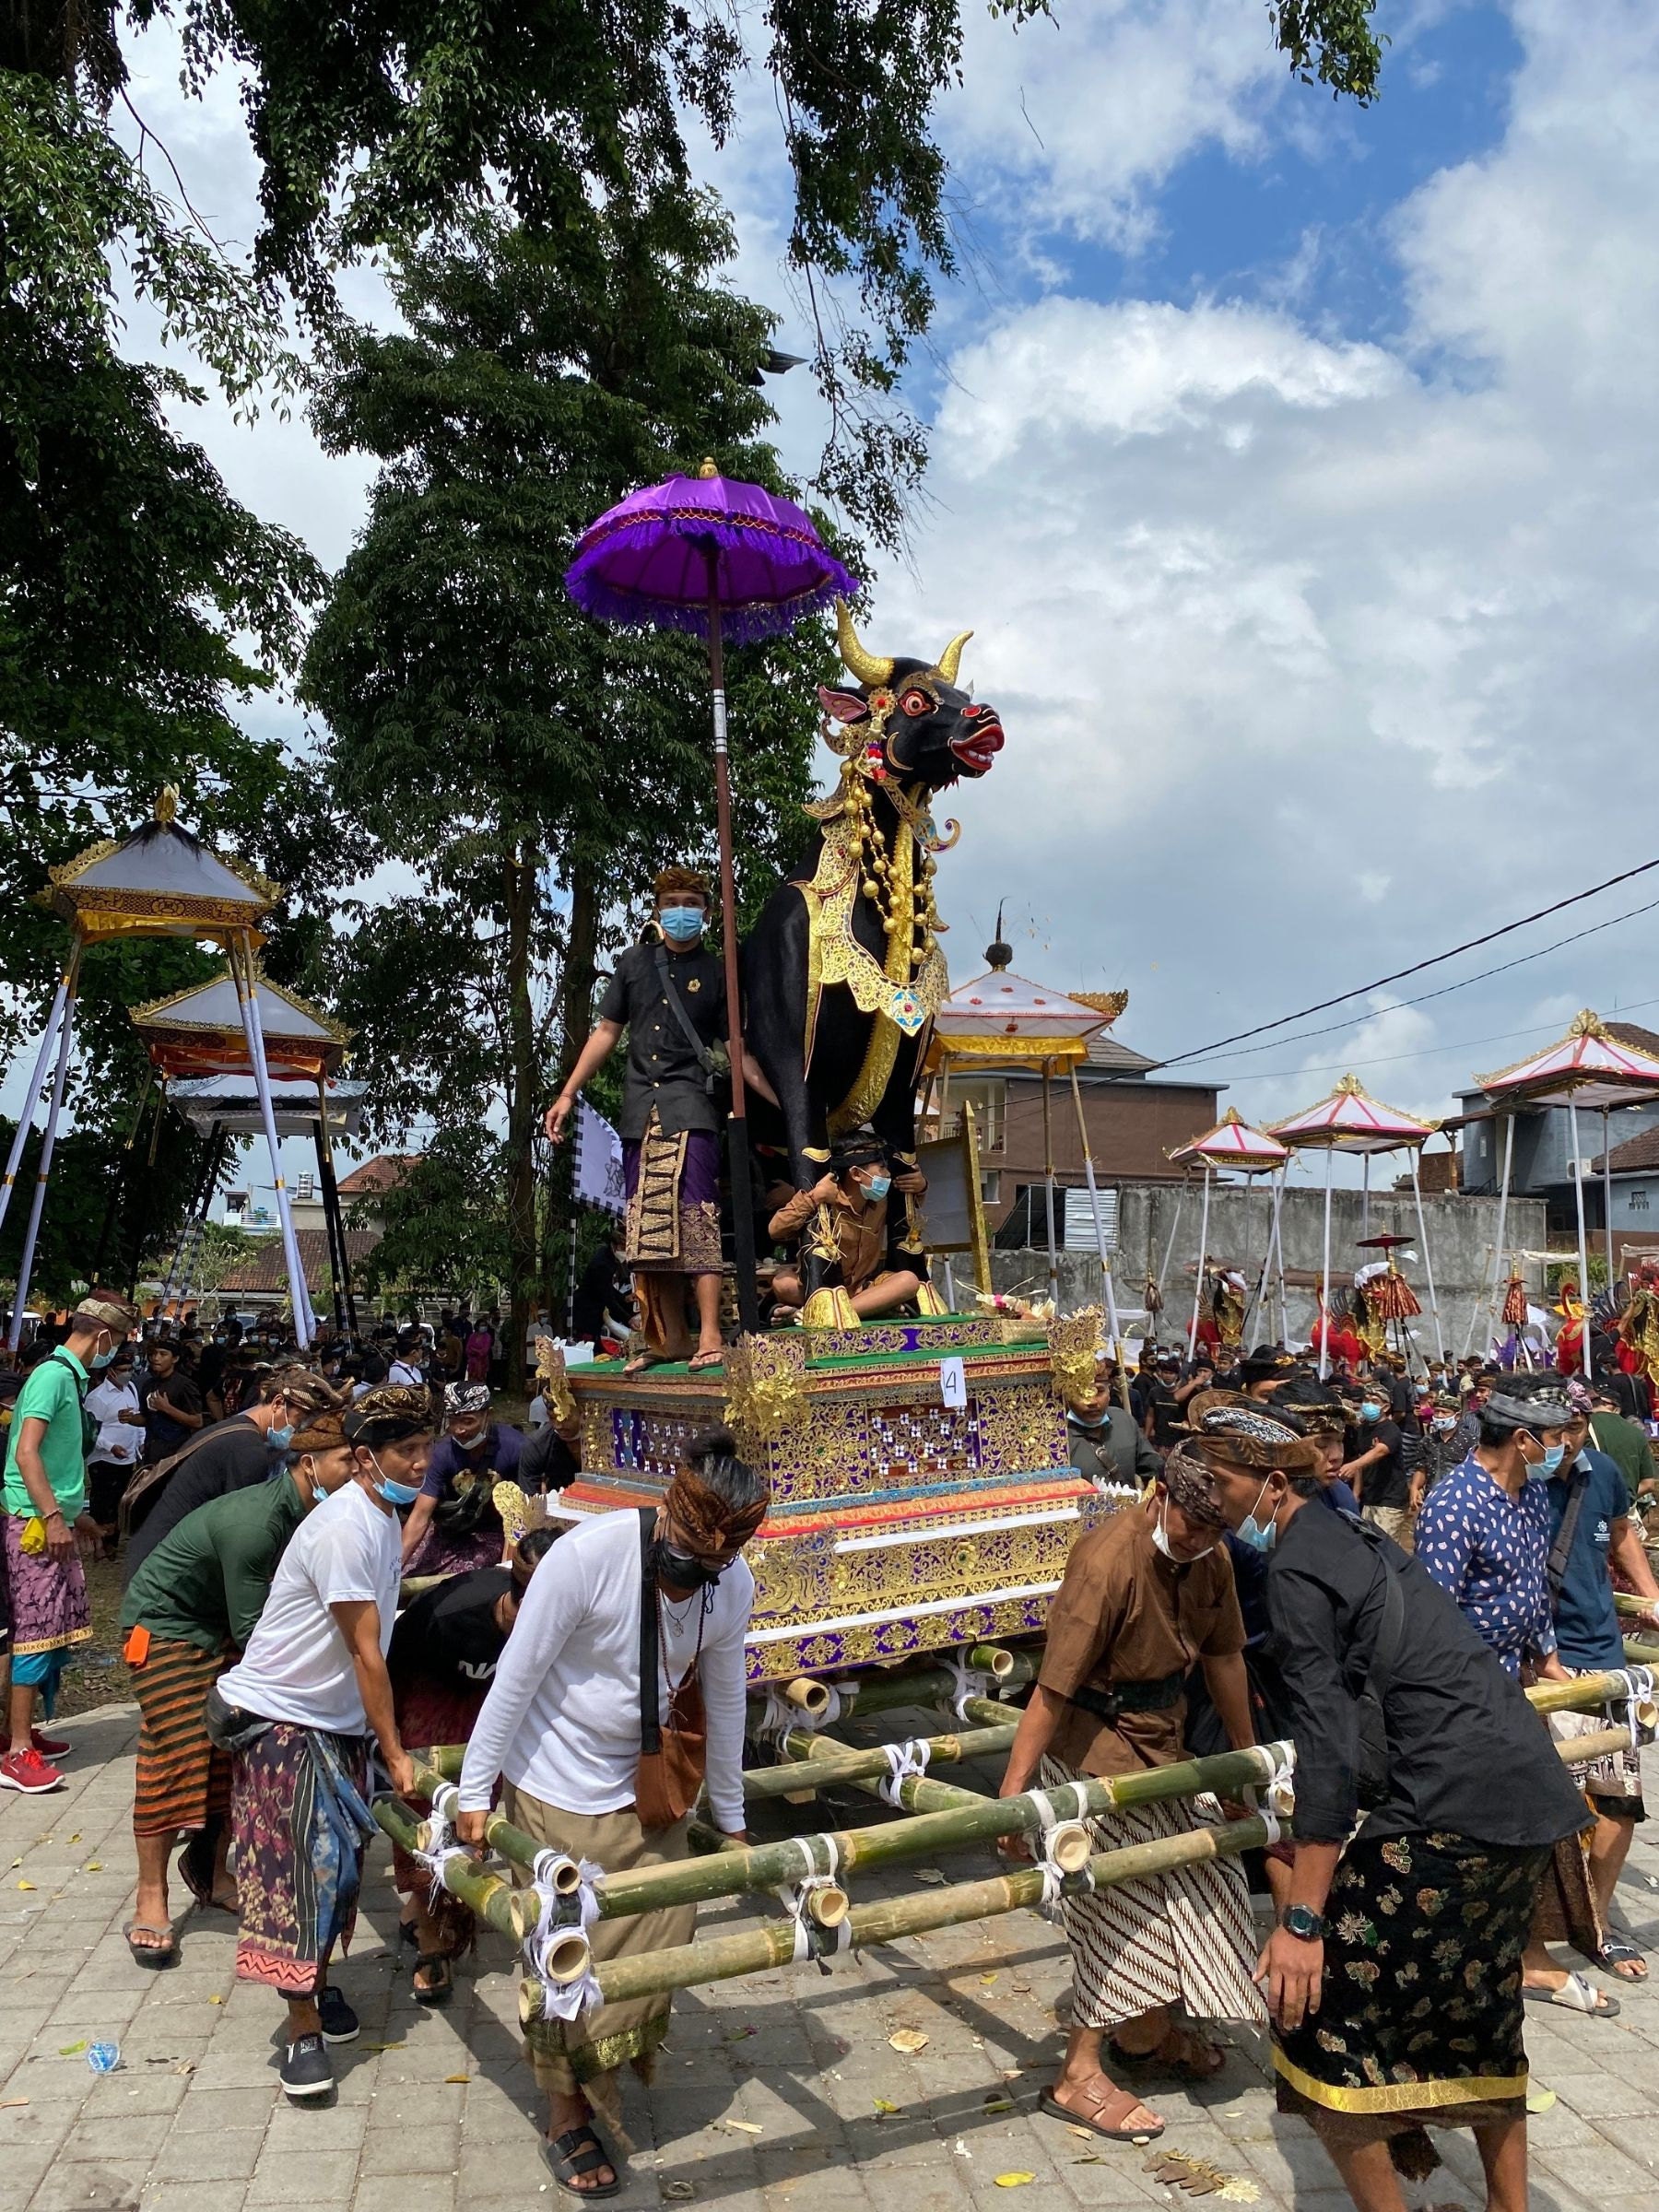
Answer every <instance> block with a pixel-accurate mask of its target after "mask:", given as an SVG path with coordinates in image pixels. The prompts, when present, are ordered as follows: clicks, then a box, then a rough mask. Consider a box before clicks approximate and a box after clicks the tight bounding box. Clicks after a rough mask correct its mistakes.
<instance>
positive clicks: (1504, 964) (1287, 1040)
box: [1163, 891, 1659, 1075]
mask: <svg viewBox="0 0 1659 2212" xmlns="http://www.w3.org/2000/svg"><path fill="white" fill-rule="evenodd" d="M1581 896H1583V897H1584V898H1588V897H1589V896H1590V893H1589V892H1587V891H1586V892H1583V893H1582V894H1581ZM1656 908H1659V899H1650V900H1648V902H1647V904H1646V905H1645V906H1633V907H1632V908H1631V909H1630V912H1629V913H1625V914H1610V915H1609V916H1608V917H1607V919H1606V921H1605V922H1592V923H1591V924H1590V926H1589V927H1588V929H1575V930H1574V931H1573V933H1572V935H1571V936H1570V937H1558V938H1557V939H1556V940H1555V942H1554V944H1553V945H1540V946H1539V947H1538V949H1537V950H1536V952H1523V953H1521V954H1518V955H1517V957H1516V958H1515V959H1512V960H1502V961H1500V963H1499V965H1498V966H1497V967H1496V968H1483V969H1481V971H1480V972H1479V973H1478V974H1477V975H1465V977H1464V978H1463V980H1462V981H1461V982H1455V983H1442V984H1441V987H1440V989H1439V990H1438V991H1424V992H1422V993H1421V994H1419V995H1418V997H1416V998H1396V999H1394V1000H1392V1001H1391V1002H1390V1003H1389V1004H1388V1005H1387V1006H1374V1007H1372V1009H1371V1012H1372V1013H1373V1014H1393V1013H1394V1012H1396V1011H1397V1010H1400V1009H1403V1008H1404V1007H1406V1006H1427V1005H1428V1004H1429V1002H1430V999H1431V998H1449V997H1450V996H1451V994H1453V992H1454V991H1466V990H1467V989H1468V988H1469V985H1470V984H1471V983H1484V982H1489V981H1490V979H1491V978H1492V977H1493V976H1495V975H1507V974H1508V973H1509V971H1510V970H1511V969H1512V968H1524V967H1525V966H1526V964H1527V962H1528V961H1529V960H1541V959H1545V958H1546V957H1547V955H1548V954H1549V953H1552V952H1559V951H1560V949H1561V947H1562V946H1564V945H1577V944H1579V943H1580V942H1581V941H1582V940H1583V938H1585V937H1593V936H1594V935H1595V934H1596V932H1597V931H1598V930H1603V929H1617V928H1618V925H1619V924H1620V923H1621V922H1634V921H1635V920H1636V919H1637V917H1638V916H1639V915H1641V914H1651V913H1653V912H1654V910H1655V909H1656ZM1513 926H1514V927H1516V928H1519V927H1520V926H1521V924H1519V923H1517V924H1514V925H1513ZM1442 957H1443V958H1446V959H1450V957H1451V955H1450V954H1446V955H1443V956H1442ZM1643 1003H1644V1004H1651V1003H1652V1002H1651V1001H1644V1002H1643ZM1368 1018H1369V1017H1368ZM1352 1026H1353V1022H1352V1017H1350V1018H1349V1019H1348V1020H1347V1021H1333V1022H1330V1023H1327V1025H1326V1026H1325V1027H1324V1029H1323V1030H1299V1031H1298V1033H1297V1034H1296V1035H1295V1036H1294V1037H1276V1038H1274V1039H1273V1041H1271V1042H1270V1043H1268V1044H1251V1045H1246V1046H1245V1048H1244V1050H1243V1052H1241V1053H1235V1054H1234V1055H1233V1056H1234V1058H1235V1059H1240V1060H1248V1059H1249V1058H1250V1056H1251V1054H1252V1053H1275V1052H1277V1050H1278V1048H1279V1047H1280V1045H1282V1044H1304V1043H1307V1042H1309V1041H1312V1039H1313V1038H1315V1037H1335V1035H1336V1033H1337V1031H1338V1030H1346V1029H1350V1028H1351V1027H1352ZM1534 1026H1535V1027H1539V1026H1541V1025H1539V1024H1535V1025H1534ZM1244 1033H1245V1035H1246V1036H1248V1035H1249V1034H1250V1033H1251V1032H1250V1031H1249V1030H1246V1031H1245V1032H1244ZM1510 1034H1511V1035H1512V1036H1516V1037H1519V1036H1524V1035H1526V1034H1527V1032H1526V1031H1525V1030H1512V1031H1511V1032H1510ZM1471 1041H1472V1042H1473V1043H1476V1044H1479V1043H1482V1042H1487V1043H1496V1042H1498V1041H1499V1040H1498V1039H1495V1038H1490V1039H1481V1038H1478V1037H1477V1038H1474V1039H1473V1040H1471ZM1445 1049H1446V1050H1448V1051H1450V1050H1451V1049H1453V1048H1451V1047H1450V1046H1448V1047H1446V1048H1445ZM1396 1056H1397V1057H1409V1056H1410V1055H1409V1054H1404V1055H1396ZM1181 1057H1182V1059H1185V1058H1186V1057H1187V1055H1186V1054H1185V1053H1182V1055H1181ZM1163 1065H1165V1066H1166V1067H1167V1066H1169V1065H1170V1063H1169V1062H1168V1061H1167V1060H1166V1061H1165V1062H1164V1064H1163ZM1366 1065H1368V1066H1372V1067H1375V1066H1379V1065H1381V1063H1380V1062H1378V1061H1370V1062H1368V1063H1367V1064H1366ZM1298 1072H1299V1071H1298V1070H1297V1069H1295V1068H1292V1069H1291V1070H1289V1073H1291V1074H1292V1075H1295V1074H1297V1073H1298ZM1300 1072H1301V1073H1303V1074H1312V1072H1313V1071H1312V1069H1303V1070H1301V1071H1300Z"/></svg>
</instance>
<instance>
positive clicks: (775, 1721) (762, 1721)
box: [754, 1682, 853, 1744]
mask: <svg viewBox="0 0 1659 2212" xmlns="http://www.w3.org/2000/svg"><path fill="white" fill-rule="evenodd" d="M825 1687H826V1688H828V1690H829V1692H830V1702H829V1703H828V1704H827V1705H826V1706H825V1707H824V1710H823V1711H822V1712H807V1711H806V1708H805V1707H804V1706H800V1705H792V1704H791V1703H790V1701H789V1700H788V1698H787V1697H785V1696H784V1694H783V1691H782V1688H780V1687H779V1685H778V1684H777V1683H776V1682H769V1683H768V1684H767V1686H766V1702H765V1704H764V1705H763V1706H762V1707H761V1709H760V1717H759V1720H758V1721H757V1722H756V1723H755V1729H754V1735H755V1740H756V1742H757V1743H761V1744H781V1743H782V1741H783V1738H784V1737H785V1736H786V1735H789V1734H790V1733H791V1732H792V1731H793V1730H794V1729H797V1728H798V1729H799V1730H800V1731H801V1732H802V1734H803V1735H818V1733H819V1732H820V1731H821V1730H823V1729H825V1728H833V1727H834V1726H835V1724H836V1723H837V1721H839V1720H841V1718H842V1717H843V1715H844V1714H845V1713H846V1712H847V1710H848V1708H849V1707H850V1706H851V1704H852V1702H853V1699H852V1695H851V1693H849V1694H847V1695H846V1696H843V1695H842V1693H841V1691H840V1690H839V1689H837V1688H836V1687H835V1685H834V1683H832V1682H831V1683H827V1684H826V1685H825Z"/></svg>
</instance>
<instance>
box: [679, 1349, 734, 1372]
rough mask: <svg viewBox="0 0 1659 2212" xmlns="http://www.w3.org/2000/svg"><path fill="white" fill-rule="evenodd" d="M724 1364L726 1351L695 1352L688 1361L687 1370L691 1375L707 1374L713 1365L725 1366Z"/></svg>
mask: <svg viewBox="0 0 1659 2212" xmlns="http://www.w3.org/2000/svg"><path fill="white" fill-rule="evenodd" d="M724 1365H725V1354H724V1352H693V1353H692V1355H691V1357H690V1359H688V1360H687V1362H686V1372H687V1373H688V1374H690V1375H706V1374H707V1373H708V1371H709V1370H710V1369H711V1368H712V1367H724Z"/></svg>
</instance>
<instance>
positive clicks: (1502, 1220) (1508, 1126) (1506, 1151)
mask: <svg viewBox="0 0 1659 2212" xmlns="http://www.w3.org/2000/svg"><path fill="white" fill-rule="evenodd" d="M1514 1164H1515V1117H1514V1114H1513V1112H1512V1113H1511V1114H1510V1115H1509V1117H1508V1119H1507V1121H1506V1122H1505V1124H1504V1129H1503V1174H1502V1177H1501V1179H1500V1182H1499V1184H1498V1238H1497V1241H1496V1243H1495V1244H1494V1245H1493V1247H1492V1284H1493V1299H1494V1301H1495V1302H1493V1303H1491V1304H1489V1305H1487V1311H1488V1312H1489V1313H1490V1314H1491V1316H1492V1320H1493V1323H1494V1324H1496V1323H1497V1322H1498V1321H1499V1320H1500V1319H1501V1317H1502V1303H1501V1300H1498V1299H1497V1284H1498V1280H1499V1278H1500V1277H1501V1276H1502V1274H1503V1253H1504V1244H1503V1232H1504V1227H1505V1224H1506V1223H1507V1221H1508V1219H1509V1194H1510V1171H1511V1169H1512V1167H1513V1166H1514ZM1481 1288H1482V1289H1483V1291H1484V1289H1485V1285H1484V1284H1483V1285H1482V1286H1481ZM1483 1304H1487V1301H1486V1300H1485V1299H1484V1298H1483V1299H1482V1300H1480V1302H1479V1303H1478V1304H1477V1306H1476V1308H1475V1311H1474V1312H1473V1313H1471V1314H1470V1316H1469V1338H1468V1342H1467V1343H1466V1344H1465V1346H1464V1357H1465V1359H1467V1358H1468V1356H1469V1354H1470V1352H1472V1351H1473V1350H1474V1348H1475V1326H1476V1323H1477V1321H1478V1319H1479V1316H1480V1308H1481V1305H1483ZM1493 1334H1494V1335H1495V1334H1496V1327H1495V1326H1494V1330H1493Z"/></svg>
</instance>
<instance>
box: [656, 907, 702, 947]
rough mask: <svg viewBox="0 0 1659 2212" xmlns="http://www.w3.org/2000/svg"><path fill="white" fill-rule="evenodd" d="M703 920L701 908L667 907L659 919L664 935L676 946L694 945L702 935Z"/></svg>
mask: <svg viewBox="0 0 1659 2212" xmlns="http://www.w3.org/2000/svg"><path fill="white" fill-rule="evenodd" d="M703 918H704V917H703V910H702V908H701V907H700V906H665V908H664V909H663V911H662V913H661V915H660V916H659V917H658V919H659V920H660V921H661V923H662V924H663V935H665V937H667V938H669V939H670V940H671V941H672V942H673V943H674V944H676V945H691V944H694V943H695V942H696V941H697V939H698V938H699V937H700V936H701V935H702V932H703Z"/></svg>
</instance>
